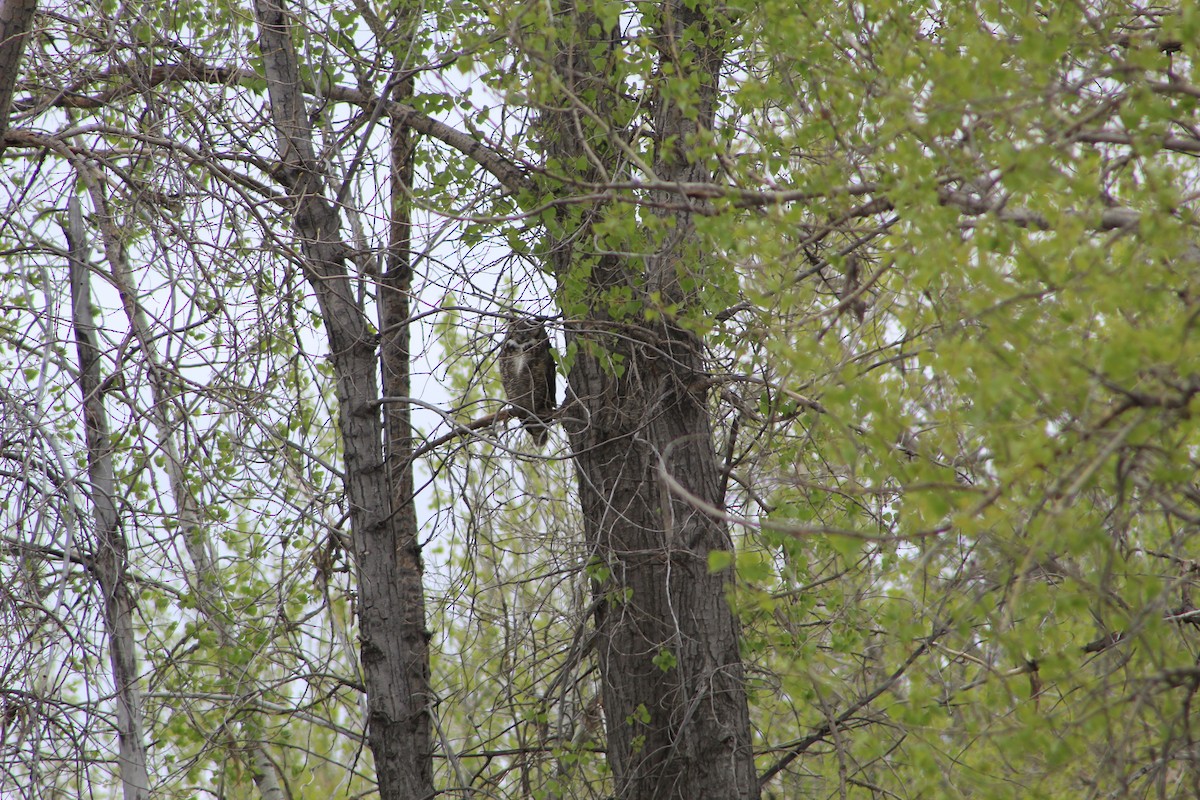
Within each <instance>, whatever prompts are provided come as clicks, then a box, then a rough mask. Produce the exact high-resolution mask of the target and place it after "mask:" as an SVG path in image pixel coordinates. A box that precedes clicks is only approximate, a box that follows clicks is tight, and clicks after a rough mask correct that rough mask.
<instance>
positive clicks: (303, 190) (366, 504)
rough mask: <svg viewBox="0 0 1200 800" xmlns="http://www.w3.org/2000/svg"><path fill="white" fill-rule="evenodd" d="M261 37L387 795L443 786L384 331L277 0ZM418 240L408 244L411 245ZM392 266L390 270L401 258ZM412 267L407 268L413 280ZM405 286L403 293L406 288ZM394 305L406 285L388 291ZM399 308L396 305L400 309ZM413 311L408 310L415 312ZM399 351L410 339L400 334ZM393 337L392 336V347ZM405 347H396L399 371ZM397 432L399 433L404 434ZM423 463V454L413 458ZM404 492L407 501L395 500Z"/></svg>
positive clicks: (264, 16)
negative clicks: (317, 316) (389, 412)
mask: <svg viewBox="0 0 1200 800" xmlns="http://www.w3.org/2000/svg"><path fill="white" fill-rule="evenodd" d="M255 10H256V14H257V16H258V24H259V44H260V48H261V50H262V55H263V66H264V69H265V71H266V78H267V88H268V92H269V93H270V99H271V113H272V118H273V121H274V123H275V127H276V129H277V130H278V133H279V154H280V161H281V162H282V165H281V169H280V172H279V176H278V177H279V178H280V180H282V181H283V183H284V184H285V185H286V186H287V187H288V188H289V190H290V191H291V193H292V202H293V203H294V211H293V213H294V219H295V226H296V233H297V236H298V237H299V239H300V246H301V250H302V253H303V256H304V267H305V270H306V275H307V277H308V279H309V282H310V283H311V284H312V287H313V290H314V291H315V292H316V295H317V300H318V302H319V303H320V306H321V314H322V317H323V318H324V321H325V326H326V329H327V331H328V336H329V348H330V358H331V360H332V362H333V368H334V372H335V374H336V377H337V393H338V403H339V420H338V422H339V427H340V432H341V437H342V447H343V452H344V461H345V481H346V497H347V502H348V503H349V505H350V515H351V527H352V532H353V541H354V556H355V565H356V575H357V583H358V599H359V603H358V613H359V627H360V636H361V640H362V666H363V672H364V679H365V682H366V689H367V715H368V720H367V722H368V742H369V744H370V746H371V752H372V753H373V755H374V757H375V771H376V776H377V778H378V781H379V794H380V797H381V798H383V800H401V798H403V799H404V800H419V799H421V798H430V797H433V796H434V789H433V778H432V774H433V770H432V756H431V740H430V736H429V731H430V725H429V702H430V696H429V655H428V653H429V650H428V647H429V641H428V636H429V635H428V632H427V631H426V629H425V618H424V608H423V595H422V592H421V562H420V552H419V548H418V544H417V538H416V517H415V514H414V512H413V509H412V503H411V494H412V492H411V477H410V478H409V482H408V483H407V484H405V482H404V480H403V479H399V480H396V479H393V478H392V477H391V476H390V472H391V469H390V467H389V465H388V464H387V463H385V461H384V455H383V454H384V450H383V442H382V441H381V430H382V421H381V418H380V394H379V393H380V379H379V367H378V363H377V356H376V348H375V341H374V336H373V334H372V332H371V330H370V327H369V326H368V324H367V318H366V315H365V312H364V309H363V308H362V307H361V305H359V304H358V302H357V300H356V297H357V294H356V293H355V292H354V291H353V286H352V284H351V281H350V277H349V275H348V272H347V269H346V258H347V247H346V245H345V243H344V242H343V241H342V238H341V234H340V231H339V224H340V221H339V217H338V213H337V209H336V208H335V206H334V205H333V204H332V203H330V202H329V200H328V199H327V198H326V197H325V194H324V192H325V188H324V185H323V180H322V178H321V169H320V165H319V164H318V163H317V161H316V158H315V154H314V150H313V144H312V131H311V128H310V126H309V123H308V117H307V114H306V111H305V107H304V100H303V96H302V94H301V83H300V77H299V66H298V62H297V58H296V53H295V50H294V48H293V47H292V42H291V38H290V34H289V26H288V23H287V17H286V15H285V14H284V11H283V8H282V6H281V4H280V3H279V2H276V0H256V2H255ZM403 249H406V248H403ZM391 268H392V267H390V268H389V269H391ZM403 273H404V269H403V268H401V269H398V270H397V273H396V274H397V275H398V276H399V277H400V279H401V280H403ZM403 294H404V293H403V292H400V293H399V296H403ZM385 295H386V300H385V303H386V304H389V305H388V306H387V307H389V308H391V309H395V308H396V307H397V306H396V305H394V303H393V301H394V300H395V298H396V297H397V296H398V295H397V294H395V293H392V292H390V291H385ZM390 313H391V312H388V311H385V314H389V315H390ZM406 316H407V312H406V311H405V312H404V313H403V314H402V315H401V317H402V318H403V317H406ZM396 341H397V344H395V345H394V346H395V347H396V348H397V351H406V350H407V346H406V344H404V343H402V342H401V340H399V339H397V340H396ZM390 347H392V345H389V349H390ZM401 355H402V353H400V352H396V353H395V357H393V356H392V355H389V356H388V357H387V363H388V365H389V366H388V369H389V370H390V372H389V375H388V377H387V380H389V381H394V380H403V374H406V371H407V369H406V368H404V370H403V372H402V373H401V374H400V375H397V372H396V371H397V370H399V369H400V368H399V367H398V366H397V363H398V360H399V358H400V356H401ZM404 424H405V422H404V417H403V414H402V413H401V415H399V416H391V417H390V418H389V447H392V448H393V451H392V452H391V453H390V456H391V457H395V456H396V455H397V453H396V451H395V448H397V447H398V448H399V450H400V451H402V450H403V448H404V446H405V445H404V442H407V441H408V435H407V434H406V433H403V432H400V431H401V428H402V427H403V426H404ZM392 437H395V438H394V439H393V438H392ZM406 468H409V469H411V465H406ZM394 500H399V502H400V505H399V506H394V505H393V502H394Z"/></svg>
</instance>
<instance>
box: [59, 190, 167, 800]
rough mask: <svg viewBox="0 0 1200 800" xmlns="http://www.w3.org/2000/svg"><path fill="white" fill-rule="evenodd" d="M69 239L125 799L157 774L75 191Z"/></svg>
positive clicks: (95, 567)
mask: <svg viewBox="0 0 1200 800" xmlns="http://www.w3.org/2000/svg"><path fill="white" fill-rule="evenodd" d="M68 209H69V210H68V225H67V241H68V243H69V247H70V253H71V255H70V258H69V260H68V264H69V273H70V282H71V312H72V322H73V324H74V328H75V349H76V352H77V353H78V355H79V392H80V394H81V395H82V397H83V417H84V432H85V438H86V442H87V455H88V478H89V480H90V481H91V486H90V487H89V489H90V490H89V492H88V494H89V496H90V498H91V501H92V517H93V522H94V525H95V550H94V552H93V553H92V557H91V568H92V572H93V573H94V574H95V576H96V581H97V583H99V585H100V591H101V592H102V593H103V595H104V623H105V626H106V628H107V629H108V658H109V663H110V665H111V668H112V679H113V686H114V688H115V690H116V691H115V700H116V706H117V713H116V720H117V742H118V755H117V766H118V768H119V770H120V775H121V788H122V793H123V796H124V798H125V800H146V798H148V797H149V796H150V778H149V776H148V773H147V769H146V743H145V741H144V740H143V738H142V701H141V692H140V691H139V689H138V684H137V678H138V671H137V643H136V639H135V634H134V629H133V610H134V600H133V593H132V592H131V591H130V589H129V583H128V580H127V578H126V575H125V568H126V563H127V560H128V552H127V548H126V543H125V534H124V533H123V532H122V530H121V520H120V517H119V515H118V513H117V507H116V500H115V498H116V481H115V479H114V477H113V463H112V452H113V448H112V441H111V439H110V438H109V427H108V414H107V412H106V411H105V409H104V390H103V385H102V381H101V376H100V347H99V342H98V339H97V335H96V321H95V317H94V316H93V314H92V291H91V277H90V276H89V274H88V268H87V254H86V249H87V248H86V247H85V245H84V241H85V233H84V224H83V214H82V212H81V211H80V209H79V201H78V200H77V199H76V198H75V197H72V198H71V199H70V201H69V206H68Z"/></svg>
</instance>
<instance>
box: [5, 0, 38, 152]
mask: <svg viewBox="0 0 1200 800" xmlns="http://www.w3.org/2000/svg"><path fill="white" fill-rule="evenodd" d="M36 13H37V0H0V153H3V152H4V132H5V131H7V130H8V118H9V116H10V111H11V110H12V109H11V106H12V97H13V91H14V90H15V88H16V85H17V68H18V67H19V66H20V65H21V53H22V52H23V51H24V50H25V40H26V39H27V38H28V37H29V29H30V27H31V26H32V25H33V17H34V14H36Z"/></svg>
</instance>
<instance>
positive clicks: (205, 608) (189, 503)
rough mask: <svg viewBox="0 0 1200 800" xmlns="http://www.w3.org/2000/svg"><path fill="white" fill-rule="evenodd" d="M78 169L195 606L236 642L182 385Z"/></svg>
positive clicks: (270, 779)
mask: <svg viewBox="0 0 1200 800" xmlns="http://www.w3.org/2000/svg"><path fill="white" fill-rule="evenodd" d="M76 170H77V172H78V174H79V176H80V180H81V182H82V183H83V185H84V186H85V187H86V188H87V190H88V193H89V195H90V196H91V199H92V207H93V209H94V210H95V217H96V220H97V225H98V226H99V228H100V233H101V236H100V239H101V241H102V242H103V244H104V252H105V259H106V261H107V262H108V267H109V275H110V278H111V280H112V284H113V286H115V287H116V288H117V290H118V292H119V293H120V296H121V300H122V305H123V307H124V311H125V317H126V319H127V320H128V321H129V329H130V330H131V331H132V332H133V335H134V337H135V338H136V339H137V342H138V346H139V347H140V348H141V351H142V357H143V359H144V363H145V365H146V373H147V375H148V376H149V380H150V396H151V399H152V400H153V402H152V404H151V406H150V411H149V416H150V419H151V420H152V421H153V422H154V427H155V429H156V431H157V435H158V440H157V446H158V451H159V452H160V453H161V454H162V456H163V461H164V464H163V466H164V470H165V472H166V476H167V484H168V485H169V486H170V489H171V499H172V500H173V501H174V503H175V515H176V517H177V519H178V521H179V529H180V531H181V532H182V535H183V545H184V548H185V549H186V550H187V553H188V558H189V559H191V562H192V571H191V572H190V573H189V574H188V583H189V588H190V589H191V593H192V597H193V598H194V600H195V603H196V610H197V611H198V612H199V613H200V614H201V615H202V616H203V618H204V621H205V623H206V624H208V625H210V626H211V627H212V629H213V631H214V632H215V633H216V634H217V638H218V641H220V643H221V645H222V646H223V647H229V646H231V645H233V644H235V643H236V633H235V632H233V631H231V630H230V624H229V619H228V618H227V616H226V615H225V612H224V611H222V610H221V609H220V608H219V604H215V603H213V601H212V595H213V587H214V586H216V584H217V582H218V581H219V580H220V579H221V578H220V575H219V574H218V571H217V568H216V566H215V565H214V564H213V559H212V556H211V545H210V542H209V541H208V539H207V537H206V535H205V530H204V516H203V513H202V508H201V503H200V500H199V498H198V497H197V496H196V494H195V493H194V492H193V491H192V490H191V489H190V488H189V485H190V484H189V481H188V477H187V472H186V468H185V466H184V465H185V464H186V463H187V461H188V443H187V441H186V438H185V437H183V436H182V434H181V431H182V430H183V428H184V423H183V419H182V415H181V413H180V412H179V411H178V409H177V397H178V395H179V394H180V391H179V389H178V387H177V386H176V379H175V375H174V374H173V373H172V372H171V370H170V369H169V368H168V367H167V365H166V364H164V363H163V360H162V358H161V357H160V356H159V348H158V344H157V337H156V336H155V334H154V331H153V329H152V326H151V324H150V321H149V320H148V319H147V317H146V312H145V310H144V309H143V308H142V306H141V305H140V303H139V301H138V295H137V287H136V283H135V281H134V277H133V270H132V268H131V267H130V265H129V262H128V256H127V254H126V251H125V248H124V246H123V245H122V243H121V237H120V234H119V231H118V227H119V224H118V223H117V221H116V220H114V219H113V217H112V215H111V213H110V211H109V206H108V200H107V197H106V195H105V193H104V189H103V181H102V180H101V179H100V178H99V176H98V175H96V174H94V173H93V167H92V166H91V165H89V164H86V163H83V162H77V163H76ZM217 668H218V669H219V670H220V671H221V675H222V678H223V680H224V681H225V683H226V685H227V687H228V690H229V692H230V694H233V695H237V694H240V693H241V692H242V691H243V686H242V681H243V680H244V678H243V677H242V676H240V674H239V675H234V674H232V673H231V672H230V670H229V669H228V668H227V666H226V665H224V664H218V665H217ZM240 727H241V726H240V725H239V724H237V723H233V725H232V730H238V729H239V728H240ZM238 745H239V746H241V747H244V748H246V749H247V750H249V751H250V753H251V757H252V759H253V760H252V762H251V764H250V766H251V768H252V769H253V770H254V782H255V785H256V786H258V789H259V793H260V794H261V795H262V797H263V800H283V797H284V793H283V787H282V786H281V785H280V782H279V776H278V774H277V772H276V770H275V767H274V765H273V764H272V763H271V760H270V758H269V757H268V756H267V753H266V750H265V749H264V745H263V743H262V742H261V741H256V740H255V739H253V738H243V739H241V740H239V741H238Z"/></svg>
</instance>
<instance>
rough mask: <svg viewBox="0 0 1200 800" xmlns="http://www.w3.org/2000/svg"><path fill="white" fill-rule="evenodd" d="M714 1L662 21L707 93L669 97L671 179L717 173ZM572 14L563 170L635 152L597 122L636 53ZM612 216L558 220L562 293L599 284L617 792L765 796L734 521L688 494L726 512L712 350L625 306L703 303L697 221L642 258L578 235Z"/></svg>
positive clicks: (604, 656) (598, 455)
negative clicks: (709, 373) (744, 651)
mask: <svg viewBox="0 0 1200 800" xmlns="http://www.w3.org/2000/svg"><path fill="white" fill-rule="evenodd" d="M700 5H701V7H700V8H699V9H698V10H689V4H687V3H685V2H667V3H664V4H662V6H661V7H660V8H659V10H658V19H657V20H655V21H654V22H655V25H656V30H655V34H656V41H658V42H659V43H660V45H659V46H660V53H659V70H658V73H659V74H662V73H663V69H662V67H663V65H665V64H667V62H672V63H673V64H674V70H673V74H677V75H679V74H685V73H687V72H688V71H691V72H693V73H695V77H697V78H698V79H699V85H700V87H701V88H700V90H699V92H698V94H697V95H696V96H694V97H692V98H690V99H691V100H692V101H693V105H692V109H691V112H690V114H689V113H685V110H684V109H683V108H682V107H680V106H679V105H677V104H676V103H675V102H674V101H672V100H670V99H668V98H670V97H671V96H672V95H671V93H670V92H667V91H660V92H657V93H656V99H655V100H654V103H655V106H654V108H653V114H654V121H655V136H656V142H657V144H658V148H657V153H656V158H655V163H654V170H655V172H656V174H657V178H658V179H659V180H661V181H662V182H664V183H666V182H676V181H692V180H708V179H710V178H711V175H710V170H709V169H708V168H707V166H706V165H705V163H704V162H703V161H702V160H699V159H693V158H691V155H692V154H691V153H689V152H688V150H687V149H686V146H685V144H684V143H685V142H687V141H688V137H689V135H690V134H694V133H697V132H703V131H706V130H708V129H709V128H711V125H712V121H713V115H714V107H715V98H716V88H717V87H716V84H717V75H718V74H719V68H720V65H721V61H722V58H723V51H722V50H720V49H719V48H717V47H715V46H714V45H713V44H712V43H713V42H715V41H718V40H719V39H720V36H719V30H716V29H715V28H714V24H713V21H712V20H711V19H709V18H706V17H705V8H704V7H703V4H700ZM558 16H559V19H573V23H567V24H568V25H572V26H573V30H571V31H570V32H569V33H566V34H564V35H563V36H562V40H563V41H564V42H566V44H565V45H564V46H563V47H562V49H561V50H560V52H559V53H558V56H557V58H556V62H555V64H556V68H557V77H558V78H559V79H561V80H562V81H563V83H564V84H565V88H566V92H565V93H564V95H563V97H562V101H561V103H560V104H559V106H560V107H561V108H565V109H567V110H566V111H557V110H556V111H549V112H546V113H545V114H544V115H543V120H542V126H543V129H544V131H545V132H546V137H547V141H548V143H549V144H548V155H549V156H551V159H552V162H553V163H555V164H558V165H572V164H575V165H578V164H582V163H585V159H586V160H587V161H586V163H590V164H595V163H596V161H597V159H601V160H603V159H605V157H606V155H605V154H609V153H611V154H614V155H615V154H617V153H619V152H620V151H619V148H618V147H616V146H614V143H613V141H612V139H613V137H615V136H617V135H620V134H619V132H614V131H611V130H603V129H598V128H597V126H596V125H595V124H594V123H593V122H592V120H596V119H605V118H607V117H606V114H605V103H606V102H607V101H606V98H614V102H615V97H616V95H617V90H616V89H615V88H614V87H611V86H608V85H606V83H605V72H604V66H603V62H602V61H601V59H603V58H604V57H605V54H606V53H607V52H609V51H610V50H611V49H612V48H615V47H617V46H619V45H618V43H617V42H616V41H615V40H614V39H612V37H609V36H604V37H600V38H595V37H594V35H593V36H589V35H588V33H585V32H589V31H590V32H594V31H599V30H603V28H602V26H601V24H600V23H599V21H598V20H597V19H596V18H595V17H593V16H591V15H590V14H588V13H586V12H583V11H581V10H578V9H575V8H573V7H566V8H562V9H560V11H559V14H558ZM685 30H686V31H687V32H688V35H687V36H685V35H684V31H685ZM579 98H588V102H589V105H590V106H591V111H593V112H595V113H594V114H590V113H581V111H582V109H581V108H580V106H579V103H580V100H579ZM572 103H575V106H574V107H572ZM603 166H604V169H600V168H597V167H592V168H591V169H585V170H580V171H579V172H577V173H571V174H570V177H572V178H578V179H580V180H582V181H585V182H588V183H596V182H601V181H603V180H604V179H605V177H606V175H607V176H613V175H618V174H619V162H618V160H617V158H615V157H614V158H611V159H610V160H609V163H607V164H604V165H603ZM564 168H566V167H565V166H564ZM604 211H605V210H604V209H603V208H601V207H593V208H591V209H588V210H586V211H585V212H584V216H583V219H582V222H579V221H578V220H576V221H575V222H574V223H572V222H570V220H571V217H570V216H569V215H571V214H573V213H575V211H574V209H573V208H572V207H570V206H567V207H565V210H564V211H563V212H562V213H560V216H559V222H560V224H562V225H564V227H565V229H564V230H563V232H562V233H561V235H560V236H559V237H558V238H557V239H556V240H554V241H553V242H552V243H551V246H552V259H553V265H554V268H555V270H556V273H557V275H558V277H559V286H560V292H561V291H562V288H561V287H563V286H564V284H566V285H579V283H580V282H579V281H578V280H569V278H570V277H571V276H573V275H575V276H578V275H580V274H583V275H585V276H586V280H585V281H584V285H585V288H584V293H585V297H584V298H583V300H582V303H580V298H577V297H568V298H565V300H566V302H567V304H568V305H569V306H570V307H579V306H580V305H582V307H584V308H586V311H585V312H584V313H583V318H582V319H577V320H570V319H569V320H568V322H567V339H568V342H569V343H573V344H576V345H579V347H578V349H577V350H575V353H576V355H575V360H574V364H573V366H572V368H571V372H570V376H569V382H570V389H571V395H570V396H569V401H570V402H569V407H568V409H567V410H566V411H565V412H564V425H565V426H566V428H567V432H568V435H569V437H570V441H571V446H572V449H573V451H574V453H575V463H576V466H577V474H578V479H579V491H580V496H581V502H582V506H583V515H584V520H585V533H586V535H587V538H588V542H589V544H590V545H591V547H592V549H593V552H594V553H595V554H596V556H597V558H598V559H599V560H600V561H602V562H603V566H604V567H605V572H606V573H607V578H606V579H604V580H602V581H598V582H597V584H596V585H595V592H596V594H597V598H598V599H599V600H600V603H599V606H598V611H597V613H596V628H597V633H598V640H597V652H598V656H599V662H600V668H601V674H602V678H603V687H604V688H603V700H604V712H605V717H606V724H607V730H608V752H609V762H610V765H611V767H612V770H613V775H614V778H615V780H616V789H617V797H619V798H622V799H623V800H626V799H628V800H635V799H636V800H652V799H653V800H662V798H696V797H719V798H755V797H757V796H758V782H757V780H756V776H755V772H754V759H753V752H752V749H751V737H750V720H749V710H748V707H747V701H746V692H745V686H744V670H743V667H742V663H741V657H740V654H739V651H738V638H739V631H738V624H737V620H736V618H735V617H734V615H733V612H732V611H731V609H730V608H729V607H728V605H727V603H726V600H725V592H726V588H727V582H728V580H729V577H728V573H720V574H711V573H710V572H709V570H708V554H709V552H710V551H712V550H730V549H732V544H731V541H730V537H729V533H728V530H727V528H726V526H725V524H724V522H723V521H722V520H720V519H716V518H713V517H712V516H711V515H709V514H707V513H705V512H704V511H702V510H700V509H698V508H696V507H695V505H693V504H692V503H691V502H689V501H688V500H687V499H685V498H686V497H687V496H688V495H692V496H695V497H698V498H700V499H701V500H702V501H703V502H704V503H706V504H708V505H709V506H712V507H718V508H720V507H723V506H724V498H722V497H721V489H720V484H721V482H720V470H719V466H718V459H717V454H716V452H715V450H714V447H713V441H712V430H711V424H710V420H709V411H708V404H707V397H706V394H707V390H706V386H707V381H706V380H705V374H704V365H703V359H702V342H701V341H700V339H699V338H698V337H697V336H695V335H694V334H692V333H690V332H689V331H687V330H686V329H684V328H683V327H681V326H680V325H678V324H676V323H675V322H674V321H673V319H672V318H671V317H669V316H668V315H665V314H664V315H661V316H659V317H657V319H656V320H655V319H654V318H653V317H651V316H645V317H634V318H628V317H624V318H623V317H620V316H618V315H616V314H614V313H613V311H612V308H611V300H610V299H609V298H611V297H612V296H614V292H613V290H614V289H615V290H619V291H620V292H624V293H631V294H632V296H634V297H640V298H641V299H642V300H643V301H645V303H644V307H645V308H647V309H649V308H650V307H651V303H650V297H651V293H654V294H655V296H656V297H657V298H658V300H657V301H656V302H661V303H663V304H671V303H675V304H679V305H680V307H686V304H687V302H688V301H689V299H690V298H689V296H688V294H687V293H686V292H685V291H684V290H683V289H682V288H681V284H680V280H679V278H680V268H681V265H682V264H683V263H684V262H683V254H684V253H685V252H688V249H689V248H692V249H693V250H694V237H693V235H692V227H691V222H690V216H689V214H688V213H687V212H686V211H666V210H664V211H662V212H661V215H662V216H666V215H668V214H669V215H671V216H673V217H674V219H673V220H672V221H671V222H672V224H671V225H664V226H662V227H663V229H664V230H668V231H670V233H669V234H668V235H666V236H665V238H664V239H663V240H662V241H660V242H659V243H658V244H657V245H656V249H655V252H654V254H653V255H652V256H651V257H648V258H645V259H644V260H639V261H635V260H633V259H629V258H627V257H625V256H620V255H613V254H611V253H608V254H599V255H595V256H589V255H587V254H586V253H583V252H582V248H580V246H579V245H578V243H580V242H589V241H590V240H591V238H592V237H591V236H590V235H589V233H588V232H587V230H586V229H587V228H588V227H589V225H590V220H593V219H595V217H597V216H599V215H600V214H603V213H604ZM581 228H582V230H581ZM581 265H583V267H584V268H583V269H580V267H581ZM688 266H691V265H688ZM652 320H653V321H652ZM679 489H682V490H683V492H679V491H678V490H679Z"/></svg>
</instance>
